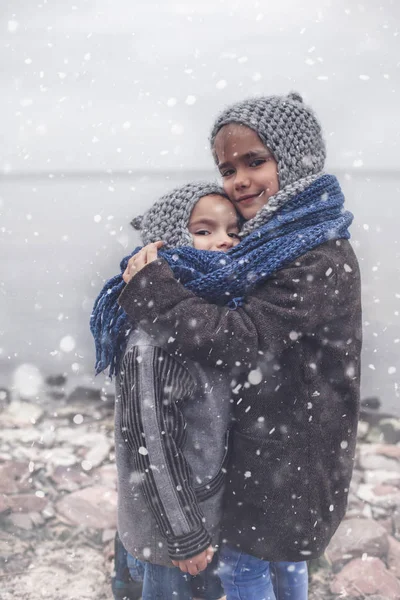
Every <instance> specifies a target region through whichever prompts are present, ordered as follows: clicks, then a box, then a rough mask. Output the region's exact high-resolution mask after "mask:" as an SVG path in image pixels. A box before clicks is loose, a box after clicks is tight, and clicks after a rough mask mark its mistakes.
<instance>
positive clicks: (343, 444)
mask: <svg viewBox="0 0 400 600" xmlns="http://www.w3.org/2000/svg"><path fill="white" fill-rule="evenodd" d="M348 445H349V442H346V440H343V441H342V442H340V447H341V449H342V450H346V448H347V447H348Z"/></svg>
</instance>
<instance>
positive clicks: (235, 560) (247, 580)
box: [218, 546, 276, 600]
mask: <svg viewBox="0 0 400 600" xmlns="http://www.w3.org/2000/svg"><path fill="white" fill-rule="evenodd" d="M219 558H220V563H219V571H218V574H219V576H220V578H221V581H222V585H223V587H224V590H225V594H226V596H227V600H276V598H275V593H274V589H273V586H272V581H271V576H270V569H269V562H268V561H266V560H260V559H259V558H256V557H255V556H250V555H249V554H244V553H243V552H240V551H239V550H236V549H235V548H231V547H229V546H223V547H222V549H221V551H220V557H219Z"/></svg>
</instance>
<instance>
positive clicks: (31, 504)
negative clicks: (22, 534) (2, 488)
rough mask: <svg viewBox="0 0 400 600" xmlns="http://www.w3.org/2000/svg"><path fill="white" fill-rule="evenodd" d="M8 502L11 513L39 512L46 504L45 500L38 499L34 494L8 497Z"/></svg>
mask: <svg viewBox="0 0 400 600" xmlns="http://www.w3.org/2000/svg"><path fill="white" fill-rule="evenodd" d="M8 501H9V503H10V507H11V510H12V512H13V513H17V512H20V513H30V512H41V511H42V510H43V509H44V508H45V507H46V506H47V504H48V500H47V498H39V497H38V496H35V495H34V494H17V495H15V496H9V497H8Z"/></svg>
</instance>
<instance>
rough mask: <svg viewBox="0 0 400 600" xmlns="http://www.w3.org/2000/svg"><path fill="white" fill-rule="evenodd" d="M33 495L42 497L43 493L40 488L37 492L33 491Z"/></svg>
mask: <svg viewBox="0 0 400 600" xmlns="http://www.w3.org/2000/svg"><path fill="white" fill-rule="evenodd" d="M35 496H37V497H38V498H44V497H45V493H44V492H43V491H42V490H38V491H37V492H35Z"/></svg>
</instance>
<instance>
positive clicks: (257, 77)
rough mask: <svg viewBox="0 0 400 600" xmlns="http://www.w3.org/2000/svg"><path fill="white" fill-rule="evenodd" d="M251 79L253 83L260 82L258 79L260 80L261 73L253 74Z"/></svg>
mask: <svg viewBox="0 0 400 600" xmlns="http://www.w3.org/2000/svg"><path fill="white" fill-rule="evenodd" d="M251 78H252V80H253V81H260V79H261V73H258V72H257V73H254V74H253V75H252V76H251Z"/></svg>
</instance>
